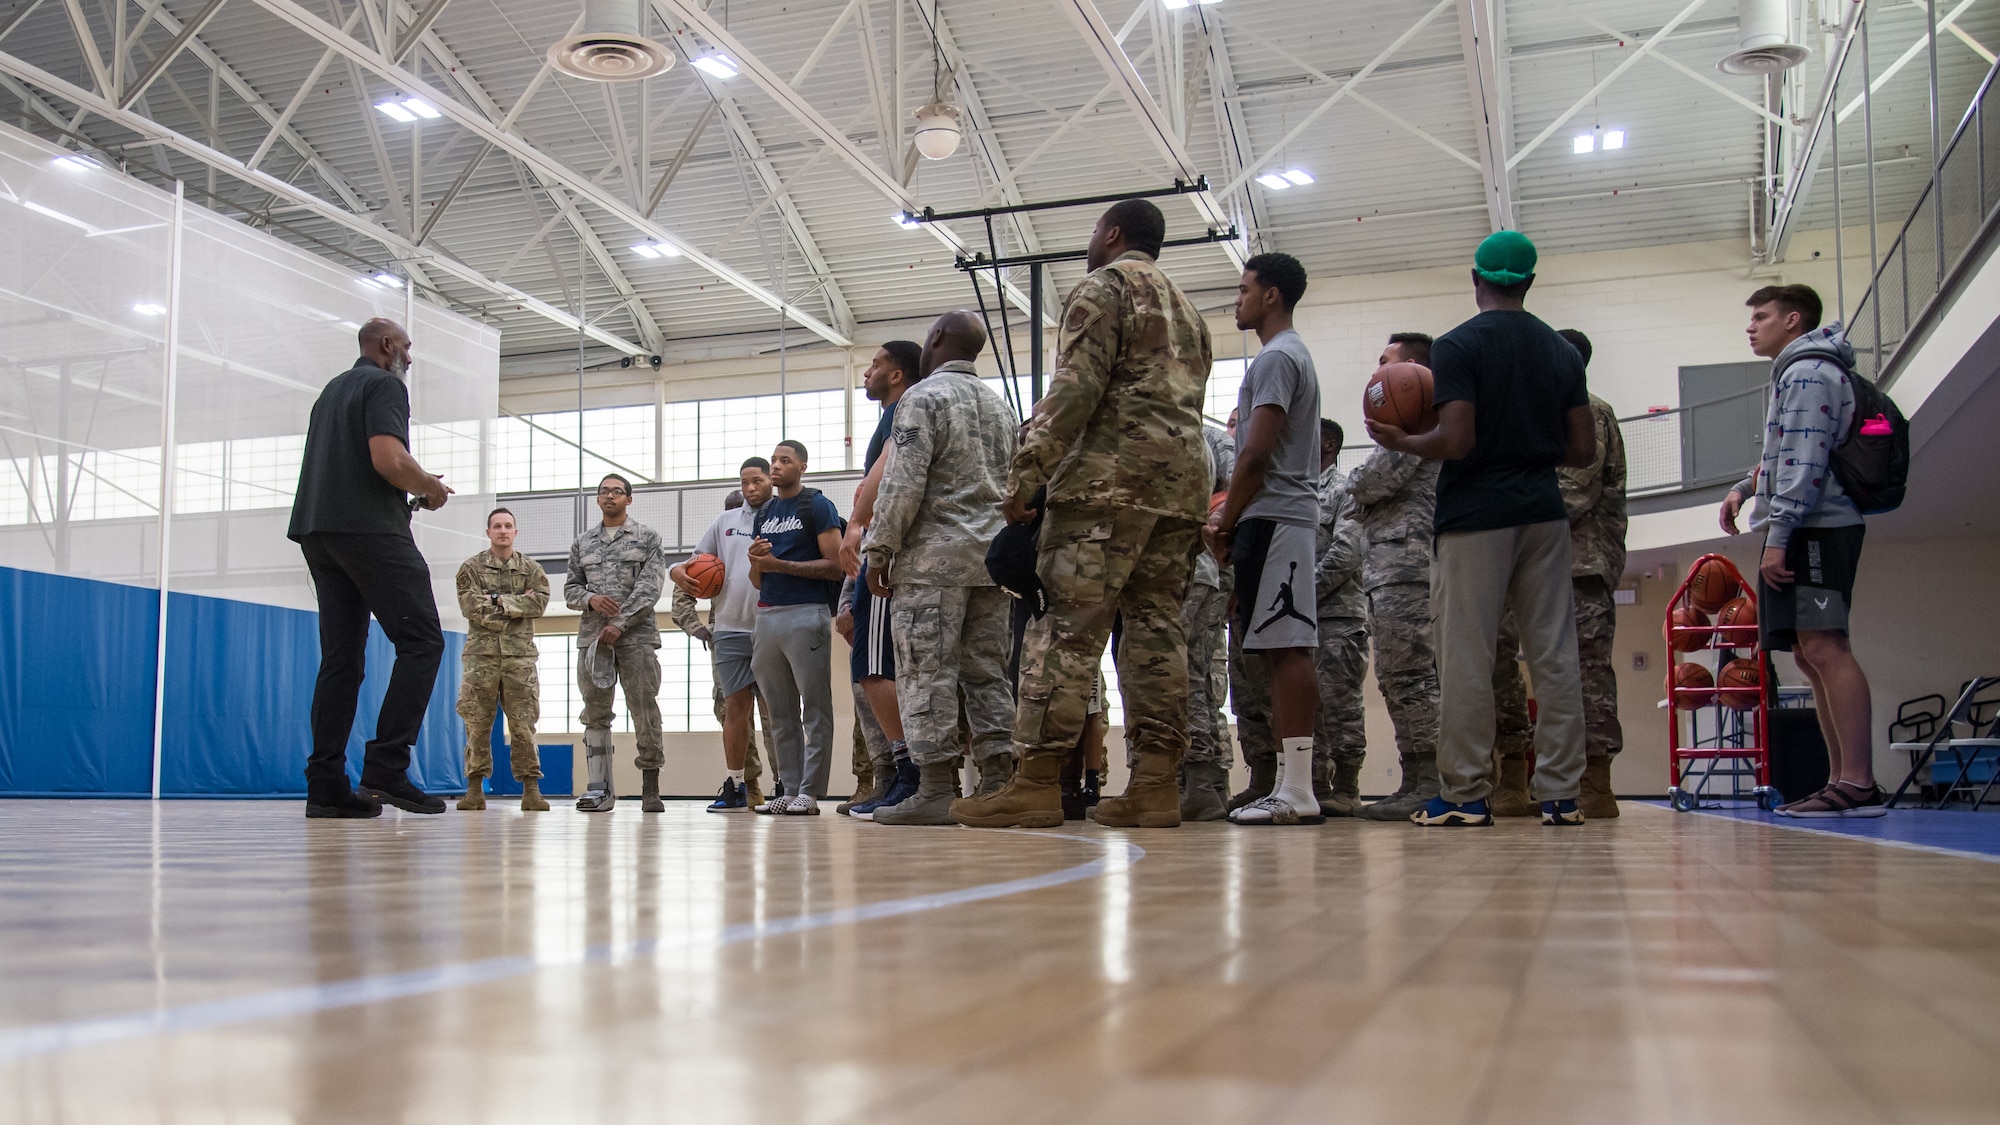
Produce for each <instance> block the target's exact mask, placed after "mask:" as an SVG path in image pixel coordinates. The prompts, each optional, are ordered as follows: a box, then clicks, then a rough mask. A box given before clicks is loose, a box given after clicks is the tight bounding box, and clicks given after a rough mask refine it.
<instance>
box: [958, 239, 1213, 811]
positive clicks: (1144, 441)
mask: <svg viewBox="0 0 2000 1125" xmlns="http://www.w3.org/2000/svg"><path fill="white" fill-rule="evenodd" d="M1165 225H1166V223H1165V219H1164V218H1163V217H1162V216H1161V215H1160V212H1159V208H1157V207H1154V206H1153V205H1152V204H1150V203H1147V202H1146V201H1144V200H1126V201H1124V202H1121V203H1118V204H1116V205H1114V206H1113V207H1112V208H1111V210H1110V211H1108V212H1106V214H1105V215H1104V217H1103V218H1100V219H1099V220H1098V223H1097V229H1096V231H1095V233H1093V234H1092V236H1091V256H1090V261H1089V264H1090V265H1091V266H1092V267H1093V268H1092V271H1091V273H1090V274H1089V275H1088V276H1087V277H1085V278H1084V280H1083V281H1082V282H1081V283H1080V284H1078V285H1077V287H1076V288H1075V289H1074V290H1072V291H1071V293H1070V295H1069V299H1068V300H1067V301H1066V302H1064V307H1063V315H1062V329H1061V332H1060V335H1059V338H1058V345H1057V347H1058V351H1057V366H1056V372H1055V375H1054V378H1053V380H1052V381H1051V383H1050V387H1049V392H1048V394H1047V396H1046V397H1044V398H1043V399H1042V400H1041V401H1040V402H1038V403H1036V405H1035V414H1034V418H1033V419H1032V420H1031V421H1030V422H1029V424H1028V428H1027V434H1026V437H1025V439H1024V441H1023V442H1022V445H1021V449H1020V451H1019V452H1018V453H1016V454H1015V456H1014V466H1013V472H1012V473H1011V474H1010V475H1009V477H1008V480H1007V496H1008V503H1007V516H1008V518H1009V519H1010V520H1014V521H1017V522H1021V521H1025V520H1026V519H1027V518H1028V516H1029V514H1030V510H1029V509H1028V504H1029V502H1030V501H1031V500H1032V498H1033V497H1034V495H1035V490H1036V489H1037V488H1039V487H1041V486H1042V484H1043V483H1044V482H1046V483H1047V485H1048V509H1047V511H1046V513H1045V514H1044V516H1043V522H1042V529H1041V542H1040V548H1041V551H1040V558H1039V563H1038V566H1037V573H1038V574H1039V576H1040V577H1041V580H1042V583H1043V585H1044V587H1046V589H1047V591H1048V596H1049V602H1050V608H1049V611H1048V613H1047V614H1046V615H1044V616H1043V617H1041V618H1040V619H1039V620H1037V621H1035V622H1034V623H1033V624H1032V625H1030V626H1029V630H1028V636H1027V641H1026V643H1025V644H1024V646H1023V648H1022V653H1021V697H1020V711H1019V715H1018V717H1017V718H1016V719H1015V722H1014V741H1015V743H1016V745H1017V746H1018V748H1019V750H1020V753H1021V764H1020V768H1019V770H1018V771H1017V773H1016V775H1015V777H1014V780H1013V781H1011V782H1010V783H1008V785H1007V787H1006V788H1004V789H1002V790H1001V791H1000V792H998V793H996V794H993V795H992V796H989V797H976V798H970V799H968V800H966V801H963V802H960V803H959V805H958V807H956V808H954V810H953V816H954V819H956V820H957V821H958V822H959V823H961V824H973V825H980V826H987V827H1008V826H1017V825H1018V826H1023V827H1057V826H1059V825H1061V824H1062V804H1061V799H1060V789H1059V787H1058V783H1059V777H1060V774H1061V770H1062V763H1063V760H1064V759H1065V758H1067V757H1068V755H1069V753H1070V751H1071V749H1072V748H1074V747H1075V746H1076V744H1077V739H1078V737H1079V736H1081V734H1082V733H1083V727H1084V712H1085V707H1086V705H1087V702H1088V696H1089V685H1090V684H1091V683H1092V682H1093V680H1094V673H1095V672H1096V671H1097V667H1098V662H1099V660H1100V658H1101V657H1102V655H1103V653H1104V645H1105V642H1106V640H1108V639H1109V636H1110V633H1111V623H1112V619H1113V618H1114V617H1122V618H1123V621H1124V631H1123V634H1122V640H1121V642H1120V644H1119V646H1118V654H1117V655H1118V681H1119V688H1120V689H1121V691H1122V692H1123V693H1124V696H1125V722H1126V726H1125V738H1126V743H1127V745H1128V746H1130V747H1132V749H1133V751H1134V752H1135V754H1136V757H1137V764H1136V765H1135V766H1134V768H1133V770H1132V781H1131V785H1130V786H1129V788H1127V790H1126V791H1125V793H1124V794H1123V795H1121V796H1118V797H1109V798H1105V799H1104V800H1102V801H1100V802H1099V803H1098V805H1097V806H1096V809H1095V811H1094V814H1093V815H1094V816H1095V819H1096V820H1097V822H1098V823H1100V824H1106V825H1112V826H1116V827H1127V828H1129V827H1168V826H1173V825H1178V824H1179V823H1180V819H1181V813H1180V786H1179V784H1178V780H1177V774H1178V772H1179V767H1180V763H1181V759H1182V757H1184V756H1185V755H1186V753H1187V747H1188V736H1187V713H1188V671H1187V639H1186V634H1185V633H1184V632H1183V631H1182V628H1181V603H1182V602H1184V601H1185V600H1186V599H1187V588H1188V581H1189V578H1190V576H1191V575H1192V574H1193V571H1194V559H1195V553H1196V551H1197V550H1198V549H1199V548H1200V545H1201V527H1202V523H1203V521H1204V520H1205V519H1206V518H1207V514H1208V498H1209V493H1210V491H1211V486H1212V484H1213V481H1214V477H1213V473H1212V471H1211V469H1210V466H1209V457H1208V454H1207V451H1206V449H1205V448H1204V445H1203V439H1202V432H1201V402H1202V392H1203V389H1204V387H1205V386H1206V384H1207V382H1208V373H1209V367H1210V363H1211V359H1212V357H1213V349H1212V345H1211V342H1210V339H1209V332H1208V325H1207V323H1206V322H1205V321H1204V320H1203V319H1202V316H1201V312H1200V310H1198V309H1196V308H1195V306H1194V302H1192V301H1190V300H1189V299H1188V298H1187V296H1186V294H1184V293H1182V292H1181V291H1180V289H1179V288H1177V287H1176V286H1175V285H1174V283H1173V282H1172V281H1170V280H1168V278H1167V276H1166V274H1164V273H1162V272H1161V271H1160V268H1159V266H1158V265H1156V264H1155V262H1154V255H1155V254H1156V253H1157V252H1158V248H1159V241H1160V238H1161V236H1162V232H1164V230H1165ZM1135 247H1136V248H1135Z"/></svg>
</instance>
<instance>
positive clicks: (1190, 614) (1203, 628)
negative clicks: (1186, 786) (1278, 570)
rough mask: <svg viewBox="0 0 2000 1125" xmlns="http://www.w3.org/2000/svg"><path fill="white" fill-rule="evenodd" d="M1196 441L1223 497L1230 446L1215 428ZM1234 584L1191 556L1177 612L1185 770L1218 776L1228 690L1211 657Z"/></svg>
mask: <svg viewBox="0 0 2000 1125" xmlns="http://www.w3.org/2000/svg"><path fill="white" fill-rule="evenodd" d="M1201 436H1202V438H1203V439H1204V440H1205V441H1206V442H1207V444H1208V458H1209V462H1210V464H1211V465H1212V466H1213V467H1214V470H1215V477H1214V491H1215V492H1221V491H1224V490H1225V489H1227V488H1228V487H1229V473H1230V471H1231V470H1232V469H1234V468H1235V466H1236V441H1235V439H1233V438H1231V437H1230V436H1229V432H1228V431H1227V430H1224V429H1223V428H1222V427H1220V426H1208V425H1204V426H1203V427H1202V428H1201ZM1234 584H1235V583H1234V581H1233V580H1232V577H1231V575H1230V574H1229V572H1227V571H1224V570H1223V569H1222V567H1221V566H1219V565H1218V564H1217V563H1216V561H1215V556H1214V555H1211V554H1209V553H1208V552H1207V551H1202V552H1200V553H1199V554H1198V555H1196V556H1195V561H1194V579H1193V583H1192V585H1190V586H1189V587H1188V596H1187V602H1186V604H1184V605H1183V606H1182V607H1181V628H1182V629H1183V630H1185V631H1186V633H1187V654H1188V656H1187V660H1188V752H1187V762H1188V764H1189V765H1194V764H1197V763H1202V762H1214V763H1217V764H1218V765H1220V766H1221V767H1222V768H1223V769H1224V770H1227V769H1228V768H1229V723H1228V720H1227V719H1226V718H1224V717H1223V714H1222V698H1221V696H1222V695H1223V694H1224V693H1225V692H1226V691H1227V690H1228V688H1227V685H1228V682H1229V681H1228V679H1227V675H1226V672H1225V673H1224V675H1223V676H1222V677H1221V678H1220V679H1221V683H1222V684H1223V685H1224V687H1223V689H1222V691H1220V692H1219V691H1217V690H1216V687H1215V685H1216V683H1217V680H1218V676H1217V672H1219V671H1223V670H1222V669H1219V668H1217V666H1216V665H1217V663H1218V661H1217V657H1221V656H1223V654H1224V652H1225V645H1224V641H1223V633H1222V629H1223V624H1224V621H1225V619H1226V618H1227V617H1228V614H1229V592H1230V587H1231V586H1233V585H1234ZM1127 756H1128V757H1129V756H1130V755H1129V753H1128V755H1127Z"/></svg>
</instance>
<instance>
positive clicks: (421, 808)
mask: <svg viewBox="0 0 2000 1125" xmlns="http://www.w3.org/2000/svg"><path fill="white" fill-rule="evenodd" d="M361 795H362V796H364V797H373V798H375V799H376V800H378V801H383V802H386V803H388V804H391V805H394V806H396V807H397V808H399V809H402V810H403V811H404V812H413V813H441V812H443V811H444V798H443V797H433V796H431V795H430V794H429V793H426V792H424V791H423V790H421V789H419V788H417V787H416V786H414V785H411V784H410V781H409V779H408V778H406V777H397V778H389V779H385V780H382V781H370V780H369V779H367V778H365V777H364V778H362V779H361Z"/></svg>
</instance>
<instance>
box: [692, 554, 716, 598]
mask: <svg viewBox="0 0 2000 1125" xmlns="http://www.w3.org/2000/svg"><path fill="white" fill-rule="evenodd" d="M683 573H685V574H686V575H687V579H688V585H690V586H692V587H694V596H695V597H697V598H712V597H714V596H715V595H717V594H720V593H721V592H722V560H721V559H718V558H716V557H715V556H714V555H696V556H695V557H693V558H691V559H689V560H688V562H687V569H686V570H685V571H683Z"/></svg>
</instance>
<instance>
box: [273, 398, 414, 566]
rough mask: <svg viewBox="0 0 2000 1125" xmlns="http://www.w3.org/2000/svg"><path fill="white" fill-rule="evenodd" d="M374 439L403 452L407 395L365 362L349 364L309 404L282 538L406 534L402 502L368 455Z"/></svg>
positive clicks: (402, 496) (406, 516)
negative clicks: (389, 441) (396, 444)
mask: <svg viewBox="0 0 2000 1125" xmlns="http://www.w3.org/2000/svg"><path fill="white" fill-rule="evenodd" d="M377 434H387V435H389V436H390V437H393V438H395V439H396V440H397V441H400V442H402V443H403V448H405V449H408V448H409V446H410V391H409V388H408V387H405V386H404V385H403V381H402V380H401V379H398V378H397V377H396V376H394V375H391V374H389V373H388V372H387V371H384V370H383V369H382V368H380V367H377V366H376V365H375V363H374V361H373V360H368V359H357V360H355V361H354V367H353V369H352V370H349V371H347V372H345V373H343V374H340V375H336V376H334V378H333V381H332V382H331V383H328V384H327V385H326V389H325V390H323V391H321V392H320V393H319V401H318V402H315V403H313V408H312V421H311V423H310V424H308V426H307V427H306V451H305V457H304V458H303V460H302V461H301V462H300V464H299V490H298V495H297V496H296V498H294V499H293V501H292V526H291V529H290V530H289V531H287V532H286V533H285V534H286V535H287V536H289V537H291V538H292V539H298V538H300V537H302V536H306V535H311V534H312V533H314V532H316V531H334V532H344V533H347V534H376V535H379V534H384V533H387V534H391V535H395V534H403V535H407V534H409V530H410V506H409V498H408V497H407V496H406V495H405V494H404V492H403V490H402V489H400V488H397V487H396V486H395V485H393V484H390V483H389V482H388V481H386V480H383V479H382V474H380V473H378V472H376V471H375V462H374V460H373V458H371V457H370V456H369V455H368V439H369V438H371V437H374V436H376V435H377Z"/></svg>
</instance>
